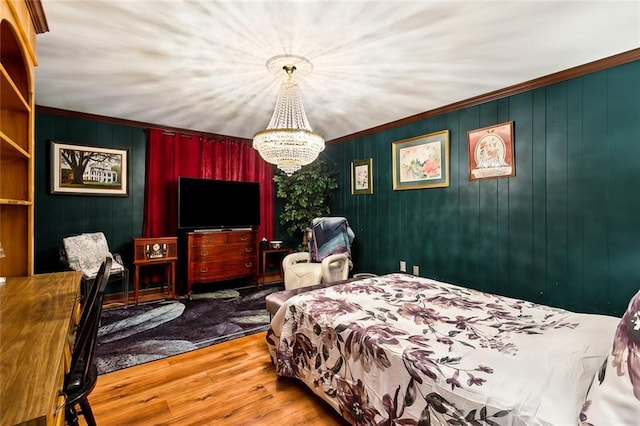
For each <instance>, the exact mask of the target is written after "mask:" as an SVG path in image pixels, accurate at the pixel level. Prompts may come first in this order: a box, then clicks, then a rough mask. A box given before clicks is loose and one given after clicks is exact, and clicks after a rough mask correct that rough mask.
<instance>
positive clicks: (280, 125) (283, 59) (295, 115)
mask: <svg viewBox="0 0 640 426" xmlns="http://www.w3.org/2000/svg"><path fill="white" fill-rule="evenodd" d="M267 69H268V70H269V71H271V72H281V70H284V71H285V72H286V74H287V77H286V79H285V80H284V81H283V82H282V84H281V85H280V92H279V93H278V100H277V101H276V107H275V109H274V111H273V116H271V121H270V122H269V125H268V126H267V128H266V130H262V131H260V132H258V133H256V134H255V135H254V136H253V147H254V148H255V149H256V150H258V152H259V153H260V156H261V157H262V158H264V160H265V161H267V162H268V163H271V164H275V165H276V166H278V168H279V169H281V170H282V171H283V172H285V173H286V174H287V176H291V175H292V174H293V173H294V172H295V171H296V170H299V169H300V167H302V166H305V165H307V164H309V163H311V162H313V160H315V159H316V158H318V154H320V152H321V151H322V150H324V138H323V137H322V136H321V135H320V134H318V133H316V132H314V131H313V129H311V126H310V125H309V121H308V120H307V114H306V113H305V111H304V106H303V104H302V95H301V93H300V87H299V86H298V83H296V82H295V80H294V78H293V72H294V71H297V72H298V74H302V75H307V74H309V73H310V72H311V70H312V69H313V66H312V65H311V62H310V61H309V60H308V59H306V58H303V57H300V56H294V55H279V56H274V57H273V58H271V59H269V60H268V61H267Z"/></svg>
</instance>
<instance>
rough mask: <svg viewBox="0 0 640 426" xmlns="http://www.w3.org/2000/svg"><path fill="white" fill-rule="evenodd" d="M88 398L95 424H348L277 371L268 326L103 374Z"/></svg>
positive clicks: (279, 425)
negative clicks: (201, 347) (268, 344)
mask: <svg viewBox="0 0 640 426" xmlns="http://www.w3.org/2000/svg"><path fill="white" fill-rule="evenodd" d="M89 401H90V403H91V406H92V407H93V412H94V414H95V417H96V421H97V423H98V425H99V426H110V425H118V426H119V425H216V426H217V425H221V426H224V425H233V426H238V425H246V426H253V425H270V424H275V425H278V426H289V425H309V426H330V425H341V426H344V425H347V423H346V422H345V421H344V420H342V419H341V418H340V416H338V414H337V413H336V412H335V411H334V410H333V409H332V408H331V407H330V406H329V405H328V404H326V403H325V402H324V401H322V400H321V399H320V398H319V397H317V396H316V395H314V394H313V393H312V392H311V391H310V390H308V389H307V388H306V387H305V386H304V385H303V384H302V383H301V382H299V381H297V380H292V379H287V378H278V377H277V376H276V374H275V370H274V366H273V364H272V363H271V360H270V359H269V353H268V351H267V344H266V342H265V332H262V333H258V334H254V335H250V336H247V337H243V338H240V339H235V340H231V341H229V342H225V343H220V344H218V345H214V346H210V347H208V348H204V349H199V350H197V351H192V352H188V353H185V354H181V355H177V356H174V357H170V358H165V359H162V360H158V361H154V362H150V363H147V364H142V365H139V366H135V367H131V368H126V369H124V370H119V371H115V372H113V373H109V374H104V375H102V376H100V377H99V378H98V384H97V386H96V388H95V389H94V390H93V392H92V393H91V396H90V397H89ZM81 422H82V423H81V424H83V425H84V424H86V423H85V422H84V418H81Z"/></svg>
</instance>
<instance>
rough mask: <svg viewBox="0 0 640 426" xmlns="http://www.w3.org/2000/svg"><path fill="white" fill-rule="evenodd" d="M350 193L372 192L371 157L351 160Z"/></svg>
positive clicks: (366, 193)
mask: <svg viewBox="0 0 640 426" xmlns="http://www.w3.org/2000/svg"><path fill="white" fill-rule="evenodd" d="M351 194H352V195H370V194H373V159H372V158H367V159H365V160H354V161H352V162H351Z"/></svg>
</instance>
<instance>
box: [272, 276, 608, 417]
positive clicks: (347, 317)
mask: <svg viewBox="0 0 640 426" xmlns="http://www.w3.org/2000/svg"><path fill="white" fill-rule="evenodd" d="M618 321H619V319H618V318H615V317H609V316H603V315H593V314H579V313H573V312H569V311H566V310H562V309H556V308H551V307H548V306H543V305H538V304H535V303H531V302H526V301H522V300H516V299H512V298H508V297H502V296H497V295H493V294H488V293H483V292H479V291H475V290H471V289H468V288H464V287H459V286H455V285H451V284H447V283H442V282H438V281H434V280H430V279H427V278H421V277H414V276H411V275H405V274H390V275H385V276H381V277H375V278H369V279H364V280H358V281H353V282H350V283H347V284H340V285H335V286H332V287H327V288H324V289H320V290H315V291H310V292H307V293H302V294H299V295H296V296H294V297H292V298H291V299H289V300H288V301H287V302H286V303H285V304H284V305H283V306H282V307H281V308H280V310H279V311H278V312H277V314H276V315H275V316H274V318H273V320H272V322H271V326H270V328H269V330H268V332H267V345H268V347H269V352H270V355H271V359H272V361H273V363H274V364H275V369H276V373H277V374H278V375H280V376H287V377H294V378H297V379H300V380H301V381H303V382H304V383H305V384H306V385H307V386H308V387H309V388H310V389H312V390H313V392H315V393H316V394H317V395H319V396H320V397H321V398H323V399H324V400H326V401H327V402H328V403H329V404H330V405H331V406H333V408H334V409H335V410H337V411H338V412H339V413H340V414H341V415H342V416H343V417H344V418H345V419H346V420H347V421H349V422H350V423H351V424H354V425H418V424H419V425H425V426H428V425H554V426H555V425H576V424H578V416H579V412H580V407H581V405H582V403H583V402H584V400H585V396H586V393H587V390H588V387H589V384H590V383H591V381H592V379H593V377H594V375H595V374H596V372H597V370H598V368H599V367H600V366H601V365H602V363H603V362H604V360H605V358H606V356H607V353H608V351H609V350H610V348H611V344H612V340H613V336H614V334H615V328H616V326H617V323H618Z"/></svg>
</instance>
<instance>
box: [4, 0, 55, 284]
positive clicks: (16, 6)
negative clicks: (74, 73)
mask: <svg viewBox="0 0 640 426" xmlns="http://www.w3.org/2000/svg"><path fill="white" fill-rule="evenodd" d="M0 2H2V8H1V9H0V10H1V12H0V13H1V15H0V243H1V244H2V248H3V251H4V255H5V257H4V258H0V276H6V277H17V276H25V275H32V274H33V272H34V271H33V226H34V225H33V220H34V217H33V216H34V205H33V201H34V158H33V152H34V67H35V66H36V65H37V61H36V55H35V36H36V33H42V32H45V31H47V30H48V28H47V24H46V19H45V17H44V12H43V11H42V6H41V4H40V1H39V0H0Z"/></svg>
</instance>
